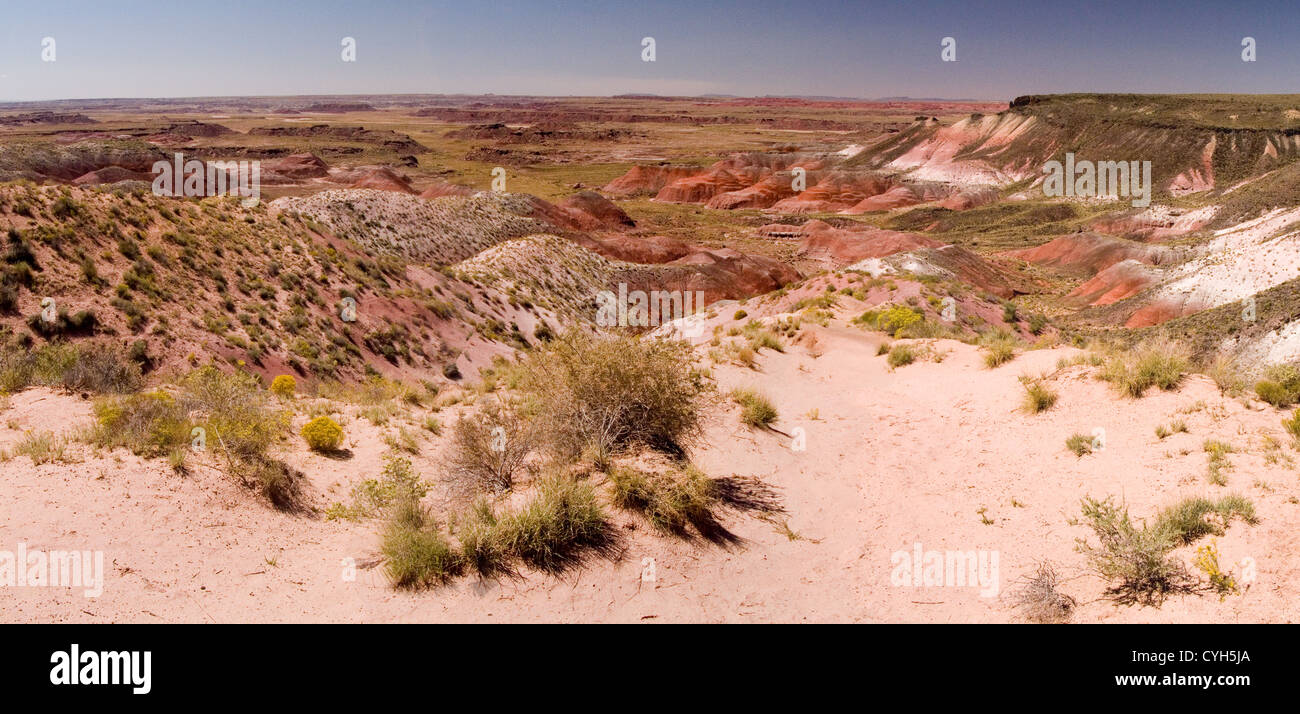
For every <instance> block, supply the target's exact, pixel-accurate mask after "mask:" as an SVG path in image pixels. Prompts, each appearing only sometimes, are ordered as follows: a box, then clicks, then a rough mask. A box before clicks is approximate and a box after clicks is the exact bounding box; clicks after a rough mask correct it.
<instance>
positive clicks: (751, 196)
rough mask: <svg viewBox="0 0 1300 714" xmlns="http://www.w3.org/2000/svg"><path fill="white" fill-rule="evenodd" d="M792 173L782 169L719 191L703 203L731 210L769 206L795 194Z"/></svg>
mask: <svg viewBox="0 0 1300 714" xmlns="http://www.w3.org/2000/svg"><path fill="white" fill-rule="evenodd" d="M793 186H794V175H793V174H791V173H789V172H785V171H782V172H780V173H774V174H772V175H771V176H768V177H767V178H765V179H763V180H762V181H759V182H758V183H755V184H754V185H752V186H747V187H745V188H742V189H740V190H738V191H728V192H726V193H720V194H718V195H716V196H714V197H713V198H711V199H709V202H708V203H707V204H705V205H706V206H708V207H709V208H715V209H721V210H733V209H737V208H770V207H771V206H772V205H773V204H775V203H776V202H777V201H780V200H781V199H783V198H789V197H790V196H793V195H795V191H794V187H793Z"/></svg>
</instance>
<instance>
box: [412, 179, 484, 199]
mask: <svg viewBox="0 0 1300 714" xmlns="http://www.w3.org/2000/svg"><path fill="white" fill-rule="evenodd" d="M474 193H475V191H474V189H472V188H470V187H469V186H461V185H459V184H454V183H450V182H448V181H442V180H438V181H434V182H433V183H432V184H429V185H428V186H427V187H425V189H424V190H423V191H421V192H420V198H439V197H441V196H473V195H474Z"/></svg>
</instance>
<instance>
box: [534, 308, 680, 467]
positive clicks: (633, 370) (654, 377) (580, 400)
mask: <svg viewBox="0 0 1300 714" xmlns="http://www.w3.org/2000/svg"><path fill="white" fill-rule="evenodd" d="M692 362H693V360H692V353H691V349H690V346H689V345H687V344H686V343H684V342H680V341H672V340H662V339H652V338H641V337H637V336H635V335H618V336H612V337H596V336H592V335H584V334H581V333H579V332H572V333H569V334H567V335H565V336H564V337H561V338H558V339H556V340H554V341H552V342H550V343H548V344H547V345H546V346H545V347H544V348H542V349H540V350H537V351H535V352H533V353H532V354H531V355H530V356H529V357H528V359H526V360H525V362H524V364H523V365H522V379H521V380H520V387H521V389H522V391H523V392H524V393H525V394H526V395H527V396H528V397H529V398H530V400H531V401H532V403H533V404H535V406H536V413H537V414H538V415H539V416H540V418H541V423H540V428H541V429H542V430H543V433H544V435H545V436H546V439H547V442H548V443H549V444H550V446H551V448H552V449H553V450H555V451H556V452H558V453H561V454H564V455H568V456H576V455H577V454H581V453H582V452H583V451H584V450H587V449H588V448H590V447H593V446H594V447H596V448H597V449H599V450H600V451H602V452H610V451H612V450H615V449H619V448H622V447H624V446H628V445H631V444H644V445H647V446H650V447H652V448H657V449H662V450H665V451H669V452H679V451H680V450H681V449H682V448H683V447H684V446H685V445H686V444H687V443H689V442H690V441H691V440H693V439H694V438H695V437H696V436H697V435H698V434H699V431H700V396H701V394H702V393H703V391H704V390H705V385H704V378H703V375H702V374H701V373H700V372H699V371H697V370H696V369H694V367H693V363H692Z"/></svg>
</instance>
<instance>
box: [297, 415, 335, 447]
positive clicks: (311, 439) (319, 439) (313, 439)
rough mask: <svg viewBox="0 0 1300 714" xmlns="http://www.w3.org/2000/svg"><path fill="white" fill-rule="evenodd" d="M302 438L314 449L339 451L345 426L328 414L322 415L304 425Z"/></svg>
mask: <svg viewBox="0 0 1300 714" xmlns="http://www.w3.org/2000/svg"><path fill="white" fill-rule="evenodd" d="M302 438H303V439H304V440H305V441H306V442H307V445H308V446H310V447H311V449H312V451H337V450H338V448H339V445H340V444H342V443H343V427H341V426H339V425H338V423H337V422H335V421H334V420H333V419H331V418H329V417H327V416H320V417H316V418H315V419H312V420H311V421H309V422H307V423H306V424H304V425H303V427H302Z"/></svg>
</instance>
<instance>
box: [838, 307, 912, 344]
mask: <svg viewBox="0 0 1300 714" xmlns="http://www.w3.org/2000/svg"><path fill="white" fill-rule="evenodd" d="M922 319H924V316H923V315H922V314H921V313H919V312H917V311H916V310H913V309H912V308H910V307H907V306H906V305H893V306H891V307H889V308H887V309H885V310H867V311H866V312H864V313H862V314H861V315H858V316H857V317H855V318H853V322H854V324H857V325H862V326H863V327H866V328H867V329H869V330H880V331H882V332H885V333H888V334H889V335H890V336H891V337H900V336H902V333H903V332H904V331H906V330H907V329H908V328H909V327H912V326H914V325H916V324H917V323H920V322H921V321H922Z"/></svg>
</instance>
